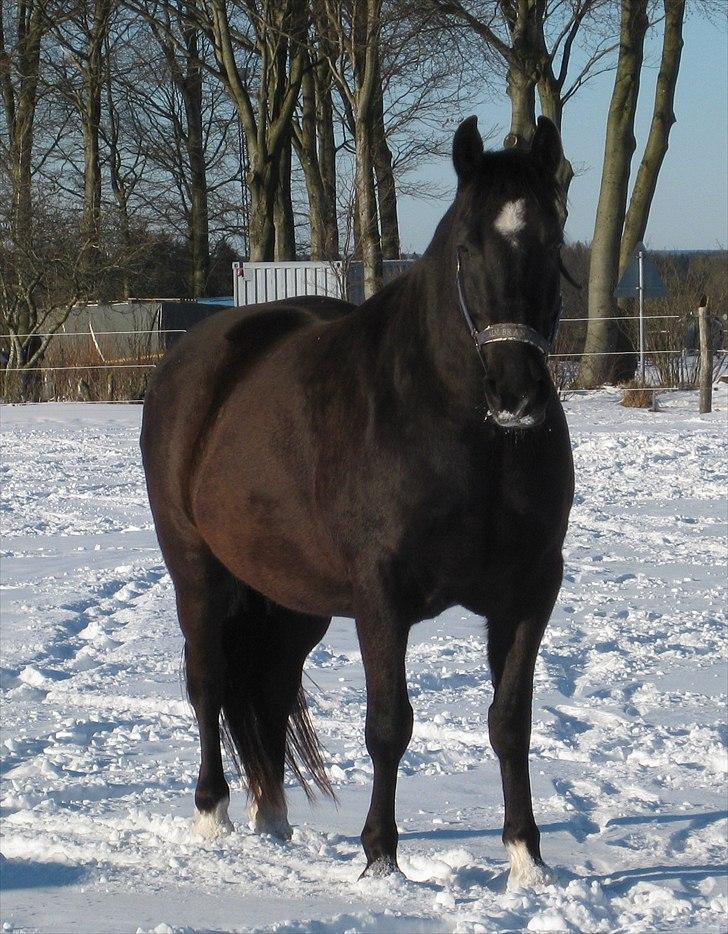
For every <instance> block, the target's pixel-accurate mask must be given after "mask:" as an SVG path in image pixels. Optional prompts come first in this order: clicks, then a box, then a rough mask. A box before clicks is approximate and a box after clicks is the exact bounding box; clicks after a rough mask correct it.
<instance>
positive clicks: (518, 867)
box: [506, 840, 556, 891]
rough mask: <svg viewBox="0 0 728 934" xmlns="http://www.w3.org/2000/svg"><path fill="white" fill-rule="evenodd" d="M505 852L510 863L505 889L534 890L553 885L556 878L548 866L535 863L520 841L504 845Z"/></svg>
mask: <svg viewBox="0 0 728 934" xmlns="http://www.w3.org/2000/svg"><path fill="white" fill-rule="evenodd" d="M506 852H507V853H508V859H509V860H510V861H511V871H510V874H509V876H508V884H507V886H506V888H507V889H508V890H509V891H510V890H512V889H535V888H541V887H542V886H544V885H553V884H554V882H555V881H556V878H555V876H554V874H553V872H552V871H551V870H550V869H549V867H548V866H546V865H544V864H543V863H537V862H536V861H535V860H534V859H533V857H532V856H531V854H530V853H529V852H528V847H527V846H526V844H525V843H524V842H523V841H522V840H517V841H516V842H515V843H506Z"/></svg>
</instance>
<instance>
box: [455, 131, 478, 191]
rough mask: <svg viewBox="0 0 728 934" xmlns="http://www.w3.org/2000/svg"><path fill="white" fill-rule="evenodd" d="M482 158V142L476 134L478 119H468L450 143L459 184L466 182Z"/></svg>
mask: <svg viewBox="0 0 728 934" xmlns="http://www.w3.org/2000/svg"><path fill="white" fill-rule="evenodd" d="M482 158H483V140H482V139H481V138H480V133H478V118H477V117H468V119H467V120H463V122H462V123H461V124H460V126H459V127H458V128H457V130H456V131H455V138H454V139H453V141H452V161H453V165H454V166H455V171H456V172H457V175H458V181H459V182H460V183H462V182H466V181H467V180H468V179H469V178H470V177H471V176H472V175H473V173H474V172H475V171H476V169H477V168H478V166H479V165H480V161H481V159H482Z"/></svg>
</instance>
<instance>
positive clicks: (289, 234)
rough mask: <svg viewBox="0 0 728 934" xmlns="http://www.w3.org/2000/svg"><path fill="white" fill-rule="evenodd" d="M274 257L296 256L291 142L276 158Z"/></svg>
mask: <svg viewBox="0 0 728 934" xmlns="http://www.w3.org/2000/svg"><path fill="white" fill-rule="evenodd" d="M273 225H274V227H275V258H276V261H277V262H286V261H289V260H295V258H296V226H295V221H294V218H293V201H292V197H291V142H290V140H289V141H288V142H287V143H286V145H285V146H284V147H283V150H282V152H281V155H280V158H279V160H278V184H277V185H276V191H275V203H274V207H273Z"/></svg>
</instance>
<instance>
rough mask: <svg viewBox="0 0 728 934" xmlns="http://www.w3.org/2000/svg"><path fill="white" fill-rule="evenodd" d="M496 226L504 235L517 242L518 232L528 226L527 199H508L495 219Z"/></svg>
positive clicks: (507, 238)
mask: <svg viewBox="0 0 728 934" xmlns="http://www.w3.org/2000/svg"><path fill="white" fill-rule="evenodd" d="M494 226H495V229H496V230H497V231H498V233H499V234H500V235H501V236H502V237H505V238H506V240H510V241H511V242H512V243H515V241H516V240H517V238H518V234H519V233H520V232H521V231H522V230H523V228H524V227H525V226H526V199H525V198H520V199H519V200H518V201H506V203H505V204H504V205H503V207H502V208H501V211H500V214H499V215H498V217H496V219H495V223H494Z"/></svg>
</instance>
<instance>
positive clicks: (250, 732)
mask: <svg viewBox="0 0 728 934" xmlns="http://www.w3.org/2000/svg"><path fill="white" fill-rule="evenodd" d="M245 590H246V591H247V593H246V594H245V595H244V597H243V600H242V603H243V609H242V610H240V611H239V612H238V613H236V614H235V615H234V616H232V617H231V618H230V619H229V621H228V624H227V626H226V629H225V633H224V636H223V652H224V656H225V659H226V665H225V676H224V677H225V683H224V686H223V701H222V715H221V736H222V741H223V745H224V747H225V750H226V752H227V753H228V755H229V757H230V759H231V761H232V762H233V764H234V766H235V768H236V770H237V772H238V775H239V776H240V777H241V778H243V779H244V780H245V782H246V783H247V786H248V793H249V795H251V796H252V797H253V798H254V799H255V800H256V801H261V800H267V801H271V802H275V801H277V800H279V799H281V798H282V796H283V788H282V780H283V760H284V759H285V762H286V763H287V764H288V766H289V768H290V769H291V771H292V772H293V774H294V775H295V777H296V779H297V780H298V782H299V783H300V785H301V787H302V788H303V790H304V792H305V794H306V797H307V798H308V799H309V800H313V798H314V794H315V793H314V790H313V788H312V784H313V786H315V788H317V789H318V790H319V791H320V792H321V793H323V794H326V795H329V796H331V797H332V798H334V799H335V798H336V796H335V794H334V791H333V789H332V787H331V783H330V781H329V778H328V776H327V774H326V769H325V767H324V763H323V759H322V758H321V748H320V744H319V741H318V738H317V736H316V731H315V730H314V727H313V724H312V722H311V716H310V713H309V709H308V703H307V699H306V692H305V691H304V689H303V686H302V684H301V675H302V670H303V662H304V660H305V658H306V655H307V654H308V651H309V650H310V648H312V647H313V645H315V644H316V642H318V641H319V639H320V638H321V636H319V638H317V639H316V640H315V641H314V642H313V645H310V646H307V647H306V648H305V651H303V652H302V653H301V651H300V645H298V644H296V642H295V641H294V640H291V639H287V638H286V636H287V635H291V632H292V631H295V630H294V627H293V626H289V625H287V624H288V623H290V621H291V616H292V615H293V614H291V613H290V611H288V610H284V609H283V608H282V607H278V606H277V605H276V604H273V603H271V602H270V601H268V600H266V599H265V598H264V597H262V596H261V595H260V594H258V593H257V592H256V591H253V590H252V589H249V588H245ZM296 615H297V614H296ZM303 619H304V620H305V619H306V618H303ZM324 631H325V630H324ZM299 642H300V637H299ZM276 734H277V735H276ZM281 745H283V749H281Z"/></svg>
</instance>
